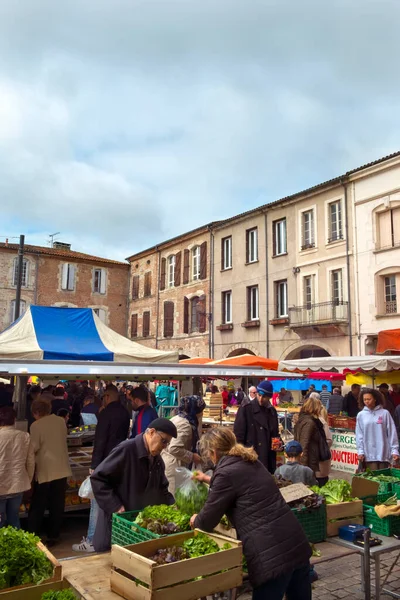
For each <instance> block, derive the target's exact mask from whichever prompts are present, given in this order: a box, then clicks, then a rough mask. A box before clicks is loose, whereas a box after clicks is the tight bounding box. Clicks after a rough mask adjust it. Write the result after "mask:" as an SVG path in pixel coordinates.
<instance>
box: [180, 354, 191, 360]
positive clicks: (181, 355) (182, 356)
mask: <svg viewBox="0 0 400 600" xmlns="http://www.w3.org/2000/svg"><path fill="white" fill-rule="evenodd" d="M187 358H190V356H188V355H187V354H179V360H186V359H187Z"/></svg>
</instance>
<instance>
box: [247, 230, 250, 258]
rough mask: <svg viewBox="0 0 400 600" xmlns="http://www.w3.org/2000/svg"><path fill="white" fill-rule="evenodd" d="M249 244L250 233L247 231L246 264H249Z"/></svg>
mask: <svg viewBox="0 0 400 600" xmlns="http://www.w3.org/2000/svg"><path fill="white" fill-rule="evenodd" d="M249 242H250V233H249V231H246V263H248V262H250V248H249Z"/></svg>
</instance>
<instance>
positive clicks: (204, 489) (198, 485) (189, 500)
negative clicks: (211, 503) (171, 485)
mask: <svg viewBox="0 0 400 600" xmlns="http://www.w3.org/2000/svg"><path fill="white" fill-rule="evenodd" d="M175 471H176V475H175V485H176V490H175V504H176V505H177V507H178V508H179V510H181V511H182V512H183V513H185V514H187V515H194V514H197V513H199V512H200V511H201V509H202V508H203V506H204V504H205V502H206V500H207V496H208V486H206V485H205V484H204V483H202V482H200V481H195V480H193V471H189V469H185V468H184V467H178V468H177V469H175Z"/></svg>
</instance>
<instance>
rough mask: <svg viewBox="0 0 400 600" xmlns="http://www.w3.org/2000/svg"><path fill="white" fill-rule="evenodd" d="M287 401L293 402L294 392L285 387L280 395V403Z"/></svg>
mask: <svg viewBox="0 0 400 600" xmlns="http://www.w3.org/2000/svg"><path fill="white" fill-rule="evenodd" d="M287 402H293V396H292V392H291V391H289V390H287V389H285V388H281V391H280V392H279V395H278V404H286V403H287Z"/></svg>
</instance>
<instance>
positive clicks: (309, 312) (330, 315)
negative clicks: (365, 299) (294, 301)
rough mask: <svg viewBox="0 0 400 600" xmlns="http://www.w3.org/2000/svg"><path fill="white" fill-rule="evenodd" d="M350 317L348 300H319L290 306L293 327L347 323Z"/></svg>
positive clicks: (290, 318)
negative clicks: (313, 302)
mask: <svg viewBox="0 0 400 600" xmlns="http://www.w3.org/2000/svg"><path fill="white" fill-rule="evenodd" d="M348 319H349V303H348V302H342V301H339V302H335V301H333V302H319V303H318V304H306V305H304V306H294V307H292V308H289V322H290V326H291V327H306V326H307V325H329V324H330V323H345V322H347V321H348Z"/></svg>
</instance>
